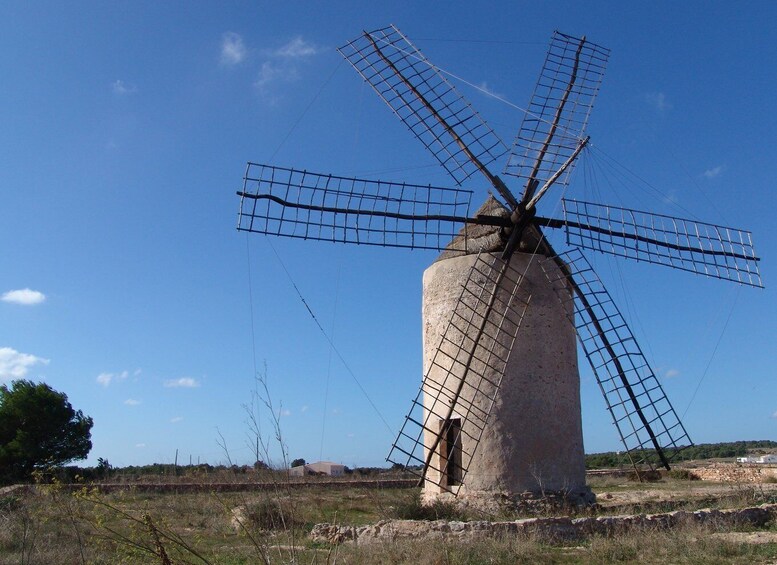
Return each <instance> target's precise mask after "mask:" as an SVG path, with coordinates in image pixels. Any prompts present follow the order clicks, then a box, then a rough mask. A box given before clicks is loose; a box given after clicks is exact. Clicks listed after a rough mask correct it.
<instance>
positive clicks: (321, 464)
mask: <svg viewBox="0 0 777 565" xmlns="http://www.w3.org/2000/svg"><path fill="white" fill-rule="evenodd" d="M306 475H327V476H330V477H342V476H343V475H345V465H340V464H339V463H331V462H329V461H318V462H317V463H308V464H307V465H298V466H296V467H292V468H291V469H289V476H290V477H304V476H306Z"/></svg>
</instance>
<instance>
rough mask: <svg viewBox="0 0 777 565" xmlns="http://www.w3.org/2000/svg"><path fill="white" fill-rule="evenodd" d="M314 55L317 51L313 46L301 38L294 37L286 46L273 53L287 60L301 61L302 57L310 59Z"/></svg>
mask: <svg viewBox="0 0 777 565" xmlns="http://www.w3.org/2000/svg"><path fill="white" fill-rule="evenodd" d="M316 53H318V49H317V48H316V47H315V46H314V45H313V44H311V43H308V42H307V41H305V40H304V39H302V37H295V38H294V39H292V40H291V41H289V42H288V43H287V44H286V45H284V46H283V47H281V48H280V49H278V50H277V51H276V52H275V55H276V56H277V57H282V58H287V59H301V58H303V57H310V56H311V55H315V54H316Z"/></svg>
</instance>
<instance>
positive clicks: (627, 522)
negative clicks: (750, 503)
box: [310, 504, 777, 544]
mask: <svg viewBox="0 0 777 565" xmlns="http://www.w3.org/2000/svg"><path fill="white" fill-rule="evenodd" d="M773 520H777V504H762V505H760V506H757V507H750V508H738V509H729V510H718V509H711V508H708V509H703V510H697V511H695V512H688V511H683V510H678V511H674V512H667V513H662V514H631V515H622V516H600V517H598V518H593V517H586V518H574V519H570V518H567V517H554V518H526V519H522V520H515V521H509V522H508V521H505V522H487V521H473V522H457V521H451V522H448V521H444V520H437V521H434V522H423V521H417V520H384V521H381V522H378V523H377V524H373V525H371V526H361V527H359V528H354V527H352V526H337V525H332V524H317V525H316V526H314V527H313V530H312V531H311V533H310V536H311V538H312V539H313V540H314V541H318V542H327V543H332V544H338V543H344V542H350V543H358V544H370V543H386V542H392V541H396V540H403V539H413V540H429V541H432V540H438V541H439V540H443V539H447V540H454V541H459V542H468V541H475V540H479V539H484V538H504V537H507V536H519V535H529V534H530V535H533V536H540V537H543V538H546V539H550V540H553V539H576V538H584V537H587V536H591V535H612V534H615V533H622V532H626V531H629V530H632V529H658V528H660V529H665V528H672V527H676V526H680V525H682V524H685V523H688V522H698V523H709V524H715V525H718V526H752V527H763V526H765V525H766V524H768V523H769V522H770V521H773Z"/></svg>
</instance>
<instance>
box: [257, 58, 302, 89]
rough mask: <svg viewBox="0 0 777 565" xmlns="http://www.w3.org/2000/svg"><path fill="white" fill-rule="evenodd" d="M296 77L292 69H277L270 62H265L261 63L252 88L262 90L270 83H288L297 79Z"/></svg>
mask: <svg viewBox="0 0 777 565" xmlns="http://www.w3.org/2000/svg"><path fill="white" fill-rule="evenodd" d="M297 76H298V75H297V71H296V69H294V68H293V67H279V66H278V65H276V64H275V63H273V62H271V61H265V62H264V63H262V68H261V69H259V75H258V76H257V77H256V80H255V81H254V86H256V87H257V88H258V89H260V90H262V89H264V87H266V86H267V85H268V84H270V83H271V82H278V81H284V82H289V81H292V80H294V79H295V78H297Z"/></svg>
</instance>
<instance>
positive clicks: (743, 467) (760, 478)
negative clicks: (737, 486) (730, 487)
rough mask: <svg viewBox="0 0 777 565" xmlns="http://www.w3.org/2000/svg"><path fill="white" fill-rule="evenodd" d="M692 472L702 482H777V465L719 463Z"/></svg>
mask: <svg viewBox="0 0 777 565" xmlns="http://www.w3.org/2000/svg"><path fill="white" fill-rule="evenodd" d="M690 471H691V472H692V473H693V474H695V475H697V476H698V477H699V478H700V479H701V480H702V481H713V482H718V483H763V482H767V481H772V480H777V465H764V464H759V463H736V464H730V463H729V464H726V463H717V464H713V465H710V466H709V467H698V468H695V469H690Z"/></svg>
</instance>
